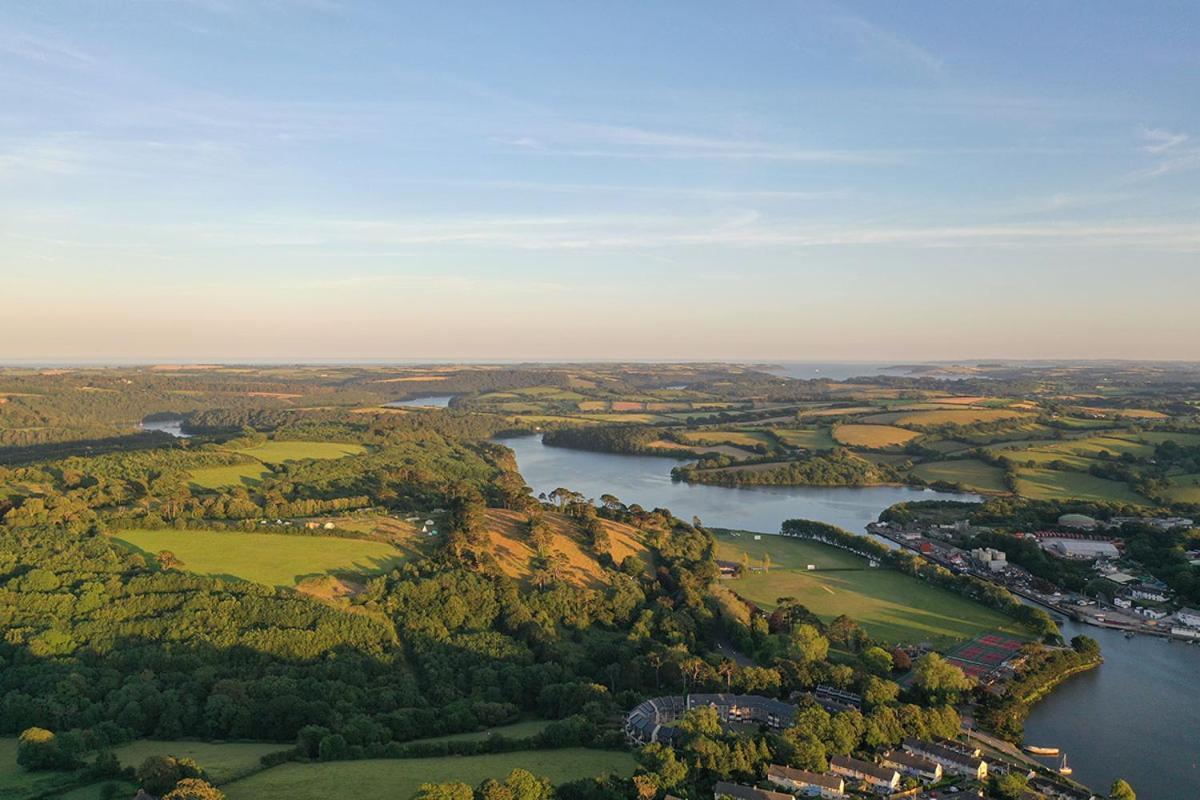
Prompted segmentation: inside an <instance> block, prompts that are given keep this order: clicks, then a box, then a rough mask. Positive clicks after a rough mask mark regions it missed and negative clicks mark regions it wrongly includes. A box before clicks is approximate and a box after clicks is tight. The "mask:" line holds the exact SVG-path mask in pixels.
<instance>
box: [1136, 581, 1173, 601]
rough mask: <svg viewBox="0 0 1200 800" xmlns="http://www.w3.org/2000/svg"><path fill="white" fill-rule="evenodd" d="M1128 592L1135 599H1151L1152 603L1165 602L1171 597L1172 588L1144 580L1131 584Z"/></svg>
mask: <svg viewBox="0 0 1200 800" xmlns="http://www.w3.org/2000/svg"><path fill="white" fill-rule="evenodd" d="M1126 592H1127V593H1128V595H1129V596H1130V597H1131V598H1133V599H1134V600H1149V601H1150V602H1152V603H1165V602H1167V601H1168V600H1170V599H1171V590H1170V589H1168V588H1167V587H1165V586H1156V585H1155V584H1152V583H1146V582H1144V581H1143V582H1142V583H1138V584H1135V585H1133V586H1130V587H1129V588H1128V589H1127V590H1126Z"/></svg>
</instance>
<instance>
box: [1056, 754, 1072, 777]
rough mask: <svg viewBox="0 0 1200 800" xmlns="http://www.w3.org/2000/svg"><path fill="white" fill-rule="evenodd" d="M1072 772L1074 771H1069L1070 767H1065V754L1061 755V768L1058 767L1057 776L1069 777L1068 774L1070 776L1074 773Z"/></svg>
mask: <svg viewBox="0 0 1200 800" xmlns="http://www.w3.org/2000/svg"><path fill="white" fill-rule="evenodd" d="M1074 771H1075V770H1073V769H1071V768H1070V767H1069V766H1068V765H1067V754H1066V753H1063V760H1062V766H1060V767H1059V768H1058V774H1059V775H1070V774H1071V773H1072V772H1074Z"/></svg>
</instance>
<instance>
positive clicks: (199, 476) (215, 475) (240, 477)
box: [189, 461, 271, 489]
mask: <svg viewBox="0 0 1200 800" xmlns="http://www.w3.org/2000/svg"><path fill="white" fill-rule="evenodd" d="M270 474H271V470H269V469H267V467H266V466H264V465H263V464H262V462H260V461H252V462H250V463H249V464H230V465H228V466H221V467H201V468H200V469H194V470H192V471H191V474H190V476H189V477H190V483H191V484H192V485H193V486H198V487H200V488H202V489H219V488H220V487H222V486H253V485H255V484H257V483H258V482H259V481H261V480H262V479H263V478H265V477H266V476H268V475H270Z"/></svg>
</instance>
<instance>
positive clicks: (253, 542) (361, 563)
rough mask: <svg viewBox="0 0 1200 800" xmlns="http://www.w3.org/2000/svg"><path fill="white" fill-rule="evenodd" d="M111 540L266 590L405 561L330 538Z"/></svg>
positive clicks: (155, 535)
mask: <svg viewBox="0 0 1200 800" xmlns="http://www.w3.org/2000/svg"><path fill="white" fill-rule="evenodd" d="M113 539H114V540H115V541H117V542H120V543H121V544H124V545H125V546H126V547H129V548H130V549H132V550H135V551H138V552H142V553H144V554H146V556H147V557H148V558H153V557H154V556H155V554H157V553H159V552H160V551H162V550H169V551H171V552H172V553H174V554H175V557H176V558H177V559H179V561H180V562H181V563H182V565H181V566H180V567H179V569H181V570H183V571H184V572H193V573H196V574H198V575H210V576H212V577H219V578H229V579H233V580H243V581H250V582H251V583H261V584H266V585H268V586H283V587H293V586H295V585H296V584H297V583H299V582H300V580H302V579H303V578H305V577H311V576H318V575H347V574H353V575H369V574H375V573H380V572H387V571H389V570H391V569H393V568H394V567H397V566H399V565H400V564H402V563H403V562H404V561H405V560H406V558H405V555H404V554H403V553H402V552H401V551H399V550H397V549H396V548H395V547H392V546H391V545H390V544H386V543H384V542H375V541H366V540H363V539H342V538H336V537H332V536H307V535H302V534H297V535H287V534H279V533H239V532H234V531H202V530H200V531H198V530H174V529H164V530H135V531H121V532H120V533H117V534H114V535H113Z"/></svg>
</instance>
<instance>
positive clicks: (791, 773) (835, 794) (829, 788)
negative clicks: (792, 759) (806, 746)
mask: <svg viewBox="0 0 1200 800" xmlns="http://www.w3.org/2000/svg"><path fill="white" fill-rule="evenodd" d="M767 780H768V781H770V782H771V784H772V785H774V786H778V787H779V788H780V789H786V790H787V791H789V792H795V793H797V794H802V795H804V796H806V797H824V798H829V800H833V798H839V797H845V796H846V782H845V781H844V780H842V778H841V777H840V776H838V775H831V774H829V773H821V772H809V771H808V770H806V769H794V768H792V767H782V766H779V765H778V764H772V765H771V766H769V767H767Z"/></svg>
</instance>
